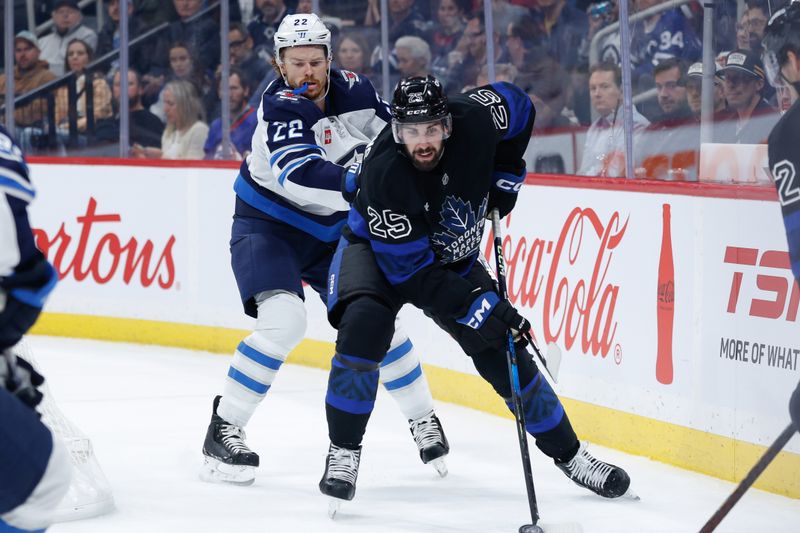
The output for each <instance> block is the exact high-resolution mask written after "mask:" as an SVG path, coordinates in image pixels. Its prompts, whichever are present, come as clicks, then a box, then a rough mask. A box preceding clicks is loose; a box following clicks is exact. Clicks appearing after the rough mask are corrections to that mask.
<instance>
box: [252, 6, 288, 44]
mask: <svg viewBox="0 0 800 533" xmlns="http://www.w3.org/2000/svg"><path fill="white" fill-rule="evenodd" d="M255 2H256V8H257V9H255V10H254V12H255V17H254V18H253V20H252V21H250V24H248V25H247V31H249V32H250V36H251V37H252V38H253V45H254V46H255V48H256V50H259V49H263V50H265V51H266V52H267V53H268V54H269V55H270V56H273V55H274V54H275V53H274V50H273V47H274V43H273V37H274V36H275V30H277V29H278V26H279V25H280V23H281V21H282V20H283V17H285V16H286V15H291V14H293V13H294V11H293V10H291V9H289V8H288V7H286V4H285V3H284V1H283V0H255Z"/></svg>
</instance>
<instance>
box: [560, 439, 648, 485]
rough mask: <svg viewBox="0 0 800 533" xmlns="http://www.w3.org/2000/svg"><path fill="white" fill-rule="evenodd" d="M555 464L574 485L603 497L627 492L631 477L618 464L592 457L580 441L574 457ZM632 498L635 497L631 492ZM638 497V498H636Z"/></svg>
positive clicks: (584, 444)
mask: <svg viewBox="0 0 800 533" xmlns="http://www.w3.org/2000/svg"><path fill="white" fill-rule="evenodd" d="M556 466H557V467H558V468H560V469H561V471H562V472H564V474H566V476H567V477H568V478H570V479H571V480H572V481H574V482H575V484H576V485H579V486H581V487H584V488H586V489H589V490H590V491H592V492H594V493H595V494H599V495H600V496H602V497H603V498H619V497H620V496H622V495H624V494H625V493H626V492H628V487H629V486H630V484H631V478H630V477H628V474H627V472H625V471H624V470H623V469H621V468H620V467H618V466H615V465H612V464H609V463H606V462H603V461H601V460H600V459H597V458H596V457H593V456H592V455H591V454H590V453H589V452H588V450H587V449H586V443H585V442H581V444H580V448H578V453H576V454H575V457H573V458H572V459H570V460H569V461H566V462H564V463H559V462H558V461H556ZM631 497H632V498H636V497H635V496H634V495H633V494H631ZM636 499H638V498H636Z"/></svg>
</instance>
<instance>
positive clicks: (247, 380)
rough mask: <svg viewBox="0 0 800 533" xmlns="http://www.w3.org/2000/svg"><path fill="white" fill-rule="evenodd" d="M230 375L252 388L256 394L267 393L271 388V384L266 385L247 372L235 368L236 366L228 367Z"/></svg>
mask: <svg viewBox="0 0 800 533" xmlns="http://www.w3.org/2000/svg"><path fill="white" fill-rule="evenodd" d="M228 377H229V378H231V379H232V380H234V381H236V382H237V383H240V384H242V385H244V386H245V387H247V388H248V389H250V390H251V391H253V392H255V393H256V394H266V393H267V391H268V390H269V385H264V384H263V383H259V382H258V381H256V380H254V379H253V378H251V377H250V376H248V375H247V374H245V373H243V372H241V371H239V370H237V369H235V368H234V367H230V368H229V369H228Z"/></svg>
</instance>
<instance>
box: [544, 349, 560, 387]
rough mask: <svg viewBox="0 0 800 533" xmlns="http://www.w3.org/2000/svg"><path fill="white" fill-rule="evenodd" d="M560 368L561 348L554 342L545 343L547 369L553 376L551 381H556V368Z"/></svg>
mask: <svg viewBox="0 0 800 533" xmlns="http://www.w3.org/2000/svg"><path fill="white" fill-rule="evenodd" d="M560 368H561V348H559V347H558V345H557V344H556V343H554V342H551V343H549V344H548V345H547V370H549V371H550V375H551V376H552V377H553V381H555V382H556V383H558V370H559V369H560Z"/></svg>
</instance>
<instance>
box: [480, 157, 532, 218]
mask: <svg viewBox="0 0 800 533" xmlns="http://www.w3.org/2000/svg"><path fill="white" fill-rule="evenodd" d="M526 175H527V171H526V169H525V166H524V165H523V166H522V167H521V168H514V169H511V168H507V169H506V168H504V169H495V171H494V172H493V173H492V188H491V190H490V191H489V208H488V209H487V212H489V213H491V212H492V209H495V208H497V209H498V210H499V211H500V218H503V217H505V216H506V215H507V214H509V213H510V212H511V210H512V209H514V205H515V204H516V203H517V194H518V193H519V191H520V189H521V188H522V184H523V183H524V182H525V176H526Z"/></svg>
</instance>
